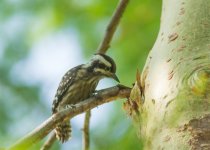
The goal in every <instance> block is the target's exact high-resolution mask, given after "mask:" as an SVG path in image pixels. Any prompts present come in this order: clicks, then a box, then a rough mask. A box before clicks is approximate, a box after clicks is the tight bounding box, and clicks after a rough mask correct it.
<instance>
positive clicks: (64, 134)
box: [55, 121, 71, 143]
mask: <svg viewBox="0 0 210 150" xmlns="http://www.w3.org/2000/svg"><path fill="white" fill-rule="evenodd" d="M55 133H56V137H57V139H58V140H59V141H61V142H62V143H64V142H66V141H68V139H69V138H70V137H71V125H70V121H65V122H62V123H60V124H58V126H57V127H56V128H55Z"/></svg>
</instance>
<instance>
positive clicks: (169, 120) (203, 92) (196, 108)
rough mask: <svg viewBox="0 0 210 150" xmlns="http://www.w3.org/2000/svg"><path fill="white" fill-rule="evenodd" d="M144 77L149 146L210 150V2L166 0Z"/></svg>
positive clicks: (143, 118)
mask: <svg viewBox="0 0 210 150" xmlns="http://www.w3.org/2000/svg"><path fill="white" fill-rule="evenodd" d="M141 80H142V81H141V82H142V84H143V88H144V94H145V102H144V104H143V106H142V108H141V109H142V112H141V114H140V115H139V118H140V122H138V127H139V129H140V133H139V135H140V137H141V140H143V143H144V149H149V150H152V149H160V150H162V149H166V150H177V149H180V150H185V149H187V150H188V149H206V150H207V149H210V0H163V7H162V17H161V27H160V31H159V35H158V38H157V40H156V43H155V45H154V47H153V48H152V50H151V52H150V54H149V56H148V59H147V62H146V65H145V67H144V71H143V74H142V78H141Z"/></svg>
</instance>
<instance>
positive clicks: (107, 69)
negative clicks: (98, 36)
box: [85, 54, 120, 82]
mask: <svg viewBox="0 0 210 150" xmlns="http://www.w3.org/2000/svg"><path fill="white" fill-rule="evenodd" d="M85 66H86V67H87V69H88V71H89V72H91V73H93V74H94V75H95V76H98V77H108V78H113V79H114V80H116V81H118V82H120V81H119V79H118V77H117V76H116V74H115V73H116V64H115V62H114V60H113V59H112V58H111V57H109V56H107V55H105V54H95V55H94V56H93V58H92V59H91V60H90V61H89V62H88V63H87V64H86V65H85Z"/></svg>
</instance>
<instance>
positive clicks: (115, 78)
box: [110, 73, 120, 83]
mask: <svg viewBox="0 0 210 150" xmlns="http://www.w3.org/2000/svg"><path fill="white" fill-rule="evenodd" d="M110 77H111V78H112V79H114V80H116V81H117V82H119V83H120V80H119V79H118V77H117V75H116V74H114V73H112V74H111V76H110Z"/></svg>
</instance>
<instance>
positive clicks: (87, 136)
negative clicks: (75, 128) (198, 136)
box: [82, 110, 91, 150]
mask: <svg viewBox="0 0 210 150" xmlns="http://www.w3.org/2000/svg"><path fill="white" fill-rule="evenodd" d="M90 117H91V111H90V110H89V111H87V112H86V114H85V121H84V127H83V144H82V145H83V148H82V149H83V150H89V147H90V134H89V126H90Z"/></svg>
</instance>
